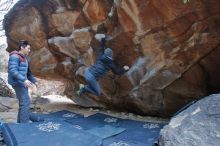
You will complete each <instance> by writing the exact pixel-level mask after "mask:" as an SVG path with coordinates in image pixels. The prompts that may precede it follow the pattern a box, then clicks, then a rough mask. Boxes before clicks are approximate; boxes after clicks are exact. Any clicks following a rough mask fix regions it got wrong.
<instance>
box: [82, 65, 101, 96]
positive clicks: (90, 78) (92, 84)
mask: <svg viewBox="0 0 220 146" xmlns="http://www.w3.org/2000/svg"><path fill="white" fill-rule="evenodd" d="M84 77H85V79H86V85H85V89H84V92H88V93H91V94H94V95H96V96H99V95H100V93H101V89H100V86H99V83H98V82H97V81H96V78H95V77H94V75H93V74H92V73H91V72H90V71H89V70H88V69H87V70H86V71H85V73H84Z"/></svg>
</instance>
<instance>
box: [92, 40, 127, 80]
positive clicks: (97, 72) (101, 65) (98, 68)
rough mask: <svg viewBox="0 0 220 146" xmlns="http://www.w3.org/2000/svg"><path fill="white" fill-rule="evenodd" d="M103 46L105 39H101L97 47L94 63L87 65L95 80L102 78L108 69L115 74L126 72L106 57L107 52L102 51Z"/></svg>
mask: <svg viewBox="0 0 220 146" xmlns="http://www.w3.org/2000/svg"><path fill="white" fill-rule="evenodd" d="M104 47H105V39H102V40H101V43H100V46H99V49H98V58H97V61H96V64H94V65H92V66H91V67H89V71H90V72H91V73H92V74H93V76H94V77H95V78H96V80H98V79H100V78H102V77H103V76H104V75H105V74H106V73H107V72H108V71H110V70H112V72H113V73H114V74H117V75H122V74H124V73H125V72H126V70H124V69H123V68H119V67H118V66H117V65H116V64H115V63H114V61H113V60H112V59H111V58H109V57H108V54H106V53H104Z"/></svg>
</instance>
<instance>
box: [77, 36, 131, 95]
mask: <svg viewBox="0 0 220 146" xmlns="http://www.w3.org/2000/svg"><path fill="white" fill-rule="evenodd" d="M104 47H105V36H104V37H103V38H102V39H101V43H100V46H99V49H98V58H97V61H96V64H94V65H92V66H90V67H89V68H88V69H86V71H85V73H84V77H85V79H86V85H83V84H80V89H79V90H78V91H77V95H81V94H82V93H86V92H87V93H91V94H93V95H96V96H99V95H100V93H101V89H100V86H99V83H98V80H99V79H100V78H102V77H103V76H105V75H106V74H107V72H108V71H110V70H112V72H113V73H114V74H117V75H123V74H124V73H125V72H126V71H128V70H129V67H128V66H124V67H123V68H119V67H118V66H116V64H115V63H114V60H113V51H112V49H111V48H107V49H105V50H104Z"/></svg>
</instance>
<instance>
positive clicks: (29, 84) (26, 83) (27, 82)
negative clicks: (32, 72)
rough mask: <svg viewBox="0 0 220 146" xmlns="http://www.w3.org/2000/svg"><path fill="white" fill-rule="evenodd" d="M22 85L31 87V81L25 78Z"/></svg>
mask: <svg viewBox="0 0 220 146" xmlns="http://www.w3.org/2000/svg"><path fill="white" fill-rule="evenodd" d="M24 85H25V87H31V86H32V83H31V81H29V80H25V81H24Z"/></svg>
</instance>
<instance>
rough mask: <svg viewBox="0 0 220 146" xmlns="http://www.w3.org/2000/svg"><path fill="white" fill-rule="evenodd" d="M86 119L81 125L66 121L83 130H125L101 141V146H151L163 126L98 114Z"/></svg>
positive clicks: (75, 121)
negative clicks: (121, 145)
mask: <svg viewBox="0 0 220 146" xmlns="http://www.w3.org/2000/svg"><path fill="white" fill-rule="evenodd" d="M86 119H87V120H85V121H83V122H81V123H79V121H77V120H74V119H68V120H66V121H67V122H70V123H72V124H79V125H80V126H81V127H83V128H84V129H90V128H92V127H103V126H105V125H110V126H112V127H116V128H124V129H126V130H125V131H124V132H121V133H119V134H117V135H115V136H112V137H109V138H106V139H105V140H104V141H103V145H110V144H118V143H119V144H120V143H122V144H125V143H127V144H129V145H132V146H133V145H134V146H136V145H137V146H139V145H140V146H141V145H145V146H148V145H149V146H152V145H153V144H154V142H155V141H156V140H157V139H158V136H159V132H160V130H161V129H162V128H163V126H164V124H157V123H149V122H139V121H134V120H127V119H120V118H115V117H111V116H108V115H104V114H100V113H98V114H94V115H92V116H89V117H87V118H86Z"/></svg>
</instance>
